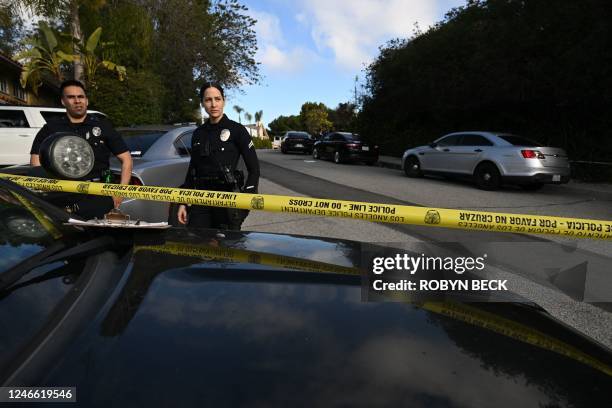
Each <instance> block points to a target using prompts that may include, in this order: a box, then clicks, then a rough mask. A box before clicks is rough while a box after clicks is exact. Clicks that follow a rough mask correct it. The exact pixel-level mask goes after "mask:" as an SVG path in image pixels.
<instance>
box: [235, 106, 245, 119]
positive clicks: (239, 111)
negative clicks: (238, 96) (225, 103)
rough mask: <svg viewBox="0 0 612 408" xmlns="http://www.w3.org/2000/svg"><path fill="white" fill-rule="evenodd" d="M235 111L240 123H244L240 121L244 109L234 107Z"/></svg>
mask: <svg viewBox="0 0 612 408" xmlns="http://www.w3.org/2000/svg"><path fill="white" fill-rule="evenodd" d="M234 110H235V111H236V113H237V114H238V123H242V121H241V120H240V114H241V113H242V112H243V111H244V109H243V108H241V107H240V106H238V105H234Z"/></svg>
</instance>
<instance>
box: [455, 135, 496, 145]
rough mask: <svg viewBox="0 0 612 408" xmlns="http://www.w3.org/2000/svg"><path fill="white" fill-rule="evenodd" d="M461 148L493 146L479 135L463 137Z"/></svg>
mask: <svg viewBox="0 0 612 408" xmlns="http://www.w3.org/2000/svg"><path fill="white" fill-rule="evenodd" d="M461 145H462V146H493V143H491V141H490V140H489V139H487V138H486V137H484V136H480V135H463V139H461Z"/></svg>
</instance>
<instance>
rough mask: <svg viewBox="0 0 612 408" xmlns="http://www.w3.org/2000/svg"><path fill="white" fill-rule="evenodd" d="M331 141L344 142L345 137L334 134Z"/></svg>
mask: <svg viewBox="0 0 612 408" xmlns="http://www.w3.org/2000/svg"><path fill="white" fill-rule="evenodd" d="M331 140H332V141H334V142H344V137H342V135H339V134H337V133H334V134H333V135H332V136H331Z"/></svg>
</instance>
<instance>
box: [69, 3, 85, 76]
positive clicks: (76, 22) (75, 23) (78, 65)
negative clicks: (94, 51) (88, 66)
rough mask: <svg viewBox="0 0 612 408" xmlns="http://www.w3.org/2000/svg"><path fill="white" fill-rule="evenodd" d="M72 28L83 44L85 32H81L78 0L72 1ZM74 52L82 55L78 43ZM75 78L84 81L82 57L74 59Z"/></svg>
mask: <svg viewBox="0 0 612 408" xmlns="http://www.w3.org/2000/svg"><path fill="white" fill-rule="evenodd" d="M70 30H71V31H72V36H73V37H74V38H75V40H76V42H77V43H79V44H83V33H82V32H81V19H80V18H79V2H78V0H71V1H70ZM74 53H75V54H78V55H79V56H80V57H82V55H81V53H80V52H79V48H78V46H77V44H74ZM73 66H74V79H76V80H77V81H81V82H84V79H85V78H84V75H83V71H84V69H83V62H82V60H81V59H78V60H75V61H74V65H73Z"/></svg>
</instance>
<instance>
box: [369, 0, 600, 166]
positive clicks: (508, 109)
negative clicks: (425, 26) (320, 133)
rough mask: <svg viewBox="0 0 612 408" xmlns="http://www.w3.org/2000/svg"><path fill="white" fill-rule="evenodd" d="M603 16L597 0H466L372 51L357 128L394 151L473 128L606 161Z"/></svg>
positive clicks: (386, 150) (391, 151)
mask: <svg viewBox="0 0 612 408" xmlns="http://www.w3.org/2000/svg"><path fill="white" fill-rule="evenodd" d="M611 17H612V7H611V4H610V3H609V2H608V1H606V0H584V1H581V2H576V1H573V0H558V1H556V2H554V3H551V2H549V1H545V0H470V1H469V2H468V3H467V5H466V6H465V7H461V8H457V9H454V10H452V11H451V12H449V13H448V14H447V16H446V18H445V20H444V21H442V22H440V23H438V24H437V25H436V26H434V27H432V28H431V29H430V30H428V31H427V32H425V33H421V34H417V35H415V36H414V37H413V38H411V39H403V40H401V39H397V40H394V41H391V42H389V43H387V44H386V45H385V46H383V47H382V48H381V49H380V54H379V55H378V57H377V58H376V60H375V61H374V62H373V63H372V64H371V65H370V66H369V67H368V69H367V80H368V83H367V88H368V95H367V96H366V97H365V98H364V101H363V106H362V109H361V113H360V115H359V118H358V127H359V130H360V132H361V133H362V134H363V135H364V136H366V137H371V138H373V139H374V140H376V141H377V142H378V143H379V145H381V148H382V149H383V152H385V153H387V154H395V155H401V153H402V152H403V150H404V149H405V148H407V147H411V146H416V145H420V144H423V143H427V142H430V141H431V140H433V139H434V138H436V137H439V136H441V135H442V134H444V133H446V132H451V131H460V130H474V129H481V130H503V131H509V132H514V133H520V134H524V135H526V136H528V137H531V138H533V139H536V140H538V141H540V142H542V143H544V144H548V145H556V146H560V147H563V148H565V149H566V150H567V151H568V152H569V154H570V157H571V158H572V159H582V160H600V161H610V160H609V157H610V153H611V152H612V139H611V138H609V137H608V136H607V134H608V132H609V129H610V127H611V125H612V123H611V122H612V120H611V117H610V115H609V112H608V111H609V106H611V102H612V93H611V92H610V89H612V75H611V74H612V72H611V71H612V70H611V67H612V25H610V24H609V21H610V18H611Z"/></svg>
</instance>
